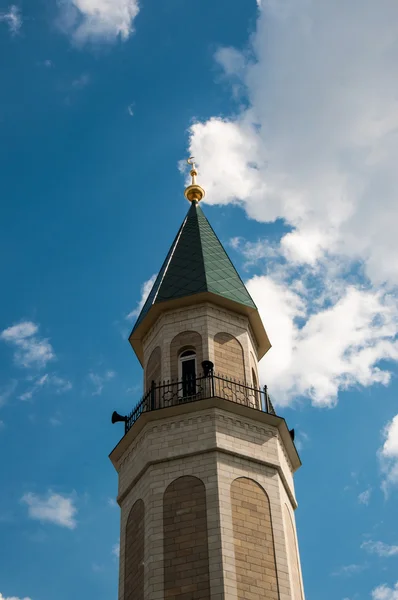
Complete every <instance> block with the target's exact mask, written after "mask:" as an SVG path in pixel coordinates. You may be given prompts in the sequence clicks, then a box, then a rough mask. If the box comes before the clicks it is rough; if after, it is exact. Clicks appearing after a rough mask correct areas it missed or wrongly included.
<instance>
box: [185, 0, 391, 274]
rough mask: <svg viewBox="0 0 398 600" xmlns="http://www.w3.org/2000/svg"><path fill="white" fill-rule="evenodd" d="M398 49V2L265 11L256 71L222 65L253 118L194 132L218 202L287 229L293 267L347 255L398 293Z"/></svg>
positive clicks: (232, 61)
mask: <svg viewBox="0 0 398 600" xmlns="http://www.w3.org/2000/svg"><path fill="white" fill-rule="evenodd" d="M336 31H338V35H336ZM397 37H398V5H397V4H396V3H393V2H391V1H390V0H380V2H378V3H374V2H373V1H372V0H354V1H353V2H349V3H347V2H345V1H344V0H336V2H333V3H330V2H328V1H327V0H320V1H319V2H316V3H315V2H307V1H306V0H297V1H295V2H293V1H292V0H286V1H284V2H274V1H273V0H266V1H264V2H263V7H262V10H261V11H260V13H259V19H258V23H257V32H256V34H255V35H254V37H253V43H252V45H251V48H250V51H251V53H252V54H253V56H254V59H253V60H251V61H248V60H247V59H246V55H245V54H241V56H240V58H239V56H238V53H237V51H236V50H235V49H229V48H224V49H221V50H219V51H218V53H217V55H216V58H217V60H218V62H219V63H221V64H223V66H224V69H225V70H226V72H227V73H230V72H231V71H232V72H233V73H234V75H236V71H237V68H236V65H238V70H239V71H242V76H241V79H242V82H243V83H244V84H245V85H246V86H247V95H248V99H249V106H248V108H245V109H243V110H241V111H240V112H239V113H238V115H237V116H236V117H234V118H232V117H231V118H230V119H221V118H212V119H210V120H209V121H207V122H205V123H196V124H194V125H193V126H192V128H191V136H192V138H191V144H190V151H191V152H192V154H194V155H195V156H196V157H197V158H198V160H199V162H200V171H201V181H202V183H203V185H204V186H205V187H206V189H207V192H208V193H207V196H206V198H207V201H208V202H210V203H219V204H226V203H229V202H238V203H240V204H241V205H242V206H243V207H244V208H245V210H246V211H247V213H248V215H249V216H250V217H252V218H255V219H257V220H259V221H263V222H265V221H273V220H275V219H276V218H278V217H280V218H282V219H284V220H285V221H286V223H287V224H289V225H290V226H291V227H292V228H293V230H292V232H291V233H288V234H287V235H285V236H284V238H283V240H282V245H281V247H282V249H283V251H284V253H285V254H286V256H288V257H289V259H290V260H292V261H296V262H298V263H303V262H305V263H310V264H313V263H314V262H315V261H316V260H319V259H322V257H323V256H324V253H325V252H326V251H328V252H330V251H332V252H338V253H344V255H346V256H347V257H349V258H352V259H355V260H357V259H360V260H362V259H363V260H364V261H365V266H366V270H367V273H368V275H369V276H370V277H371V278H372V280H374V281H376V282H379V281H384V280H385V279H387V280H389V281H393V282H394V283H397V282H398V260H397V259H398V240H397V238H396V235H395V226H394V223H395V219H396V216H397V211H398V209H397V205H396V189H397V188H398V172H397V169H396V168H395V162H394V159H393V156H395V155H396V153H397V152H398V136H397V135H396V129H397V127H398V100H397V98H398V81H397V79H396V77H395V76H394V75H395V68H396V63H397V60H398V44H397V43H396V40H397ZM380 40H382V42H381V41H380ZM220 56H222V60H220ZM242 64H243V66H242ZM231 65H232V66H231ZM364 65H366V68H365V66H364Z"/></svg>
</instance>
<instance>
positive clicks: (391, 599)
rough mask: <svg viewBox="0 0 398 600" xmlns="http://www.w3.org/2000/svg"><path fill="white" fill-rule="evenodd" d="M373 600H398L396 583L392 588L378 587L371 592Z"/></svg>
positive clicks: (397, 585)
mask: <svg viewBox="0 0 398 600" xmlns="http://www.w3.org/2000/svg"><path fill="white" fill-rule="evenodd" d="M372 599H373V600H398V581H397V583H396V584H395V586H394V588H390V587H388V586H387V585H385V584H384V585H379V586H378V587H377V588H375V589H374V590H373V591H372Z"/></svg>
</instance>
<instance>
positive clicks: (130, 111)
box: [127, 104, 134, 117]
mask: <svg viewBox="0 0 398 600" xmlns="http://www.w3.org/2000/svg"><path fill="white" fill-rule="evenodd" d="M133 107H134V104H129V105H128V107H127V112H128V114H129V115H130V117H134V110H133Z"/></svg>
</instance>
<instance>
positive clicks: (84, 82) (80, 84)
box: [72, 73, 90, 90]
mask: <svg viewBox="0 0 398 600" xmlns="http://www.w3.org/2000/svg"><path fill="white" fill-rule="evenodd" d="M89 83H90V75H88V73H82V74H81V75H80V76H79V77H77V78H76V79H74V80H73V81H72V87H73V88H75V89H76V90H81V89H82V88H85V87H87V86H88V84H89Z"/></svg>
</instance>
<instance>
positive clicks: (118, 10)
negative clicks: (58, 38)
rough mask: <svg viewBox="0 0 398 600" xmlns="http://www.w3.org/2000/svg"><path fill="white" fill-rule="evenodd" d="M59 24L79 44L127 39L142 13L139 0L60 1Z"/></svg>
mask: <svg viewBox="0 0 398 600" xmlns="http://www.w3.org/2000/svg"><path fill="white" fill-rule="evenodd" d="M59 6H60V26H61V28H62V29H63V30H64V31H65V32H66V33H68V34H70V35H71V36H72V39H73V41H74V42H75V43H76V44H79V45H81V44H84V43H86V42H113V41H115V40H116V39H118V38H120V39H122V40H127V39H128V38H129V37H130V35H131V33H132V32H133V31H134V27H133V22H134V19H135V18H136V16H137V15H138V12H139V4H138V1H137V0H59Z"/></svg>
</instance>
